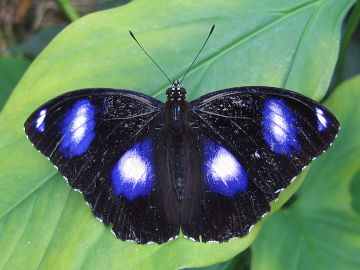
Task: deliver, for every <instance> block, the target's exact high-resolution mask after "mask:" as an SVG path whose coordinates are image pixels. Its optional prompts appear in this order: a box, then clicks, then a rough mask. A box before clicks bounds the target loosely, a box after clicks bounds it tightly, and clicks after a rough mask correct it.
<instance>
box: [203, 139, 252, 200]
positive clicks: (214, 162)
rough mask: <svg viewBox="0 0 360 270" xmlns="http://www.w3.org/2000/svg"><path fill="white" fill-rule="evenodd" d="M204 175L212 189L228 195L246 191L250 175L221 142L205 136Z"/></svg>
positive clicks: (231, 195) (232, 195)
mask: <svg viewBox="0 0 360 270" xmlns="http://www.w3.org/2000/svg"><path fill="white" fill-rule="evenodd" d="M203 149H204V176H205V181H206V183H207V184H208V186H209V188H210V191H212V192H215V193H220V194H222V195H225V196H227V197H234V196H235V195H236V194H237V193H238V192H245V191H246V188H247V185H248V175H247V173H246V171H245V170H244V168H243V167H242V166H241V164H240V162H239V161H238V160H237V159H236V158H235V157H234V155H233V154H231V153H230V152H229V151H228V150H226V149H225V148H224V147H222V146H221V145H220V144H216V143H215V142H214V141H212V140H210V139H209V138H206V137H204V138H203Z"/></svg>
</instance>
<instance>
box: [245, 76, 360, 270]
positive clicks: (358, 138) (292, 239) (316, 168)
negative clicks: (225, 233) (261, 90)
mask: <svg viewBox="0 0 360 270" xmlns="http://www.w3.org/2000/svg"><path fill="white" fill-rule="evenodd" d="M359 99H360V75H358V76H357V77H355V78H353V79H350V80H348V81H346V82H345V83H343V84H341V85H340V86H339V87H338V88H337V89H336V90H335V91H334V93H333V94H332V95H331V97H330V98H329V100H327V101H326V102H325V105H326V106H327V107H328V108H329V109H330V110H332V111H333V112H334V113H335V115H336V116H337V117H338V119H339V120H340V123H341V126H342V128H341V131H340V133H339V136H338V138H337V139H336V140H335V142H334V144H333V146H332V147H331V148H330V149H329V150H328V151H327V152H326V153H325V154H324V155H322V156H321V157H319V158H318V159H317V160H316V161H314V162H313V165H312V166H311V169H310V171H309V173H308V174H307V176H306V179H305V180H304V184H303V185H302V186H301V188H300V189H299V191H298V198H297V200H296V201H295V202H294V203H293V204H292V205H291V206H290V207H288V208H285V209H281V210H280V211H278V212H277V213H276V215H274V216H273V217H272V218H271V219H269V220H268V222H266V224H265V225H264V227H263V229H262V231H261V233H260V234H259V237H258V238H257V239H256V241H255V243H254V245H253V248H252V250H253V256H252V268H251V269H253V270H262V269H266V270H271V269H276V270H281V269H286V270H291V269H347V270H351V269H354V270H355V269H359V265H360V257H359V254H360V214H359V196H360V190H359V187H360V186H359V181H360V178H359V177H360V174H359V170H360V163H359V156H360V127H359V121H358V119H359V117H360V108H359V105H358V101H359ZM354 202H356V204H354ZM354 205H356V207H357V208H356V209H354V208H353V206H354Z"/></svg>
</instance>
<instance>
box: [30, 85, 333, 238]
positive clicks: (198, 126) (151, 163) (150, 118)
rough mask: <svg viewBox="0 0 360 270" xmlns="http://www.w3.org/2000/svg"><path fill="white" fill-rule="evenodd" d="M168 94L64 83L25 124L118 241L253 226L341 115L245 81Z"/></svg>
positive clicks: (226, 234)
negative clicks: (192, 96)
mask: <svg viewBox="0 0 360 270" xmlns="http://www.w3.org/2000/svg"><path fill="white" fill-rule="evenodd" d="M166 95H167V102H166V103H165V104H164V103H162V102H161V101H159V100H156V99H154V98H152V97H150V96H147V95H144V94H141V93H137V92H133V91H128V90H120V89H108V88H103V89H83V90H77V91H73V92H68V93H66V94H63V95H61V96H59V97H56V98H55V99H53V100H51V101H49V102H47V103H45V104H44V105H42V106H41V107H39V108H38V109H37V110H36V111H35V112H34V113H33V114H31V116H30V117H29V118H28V119H27V121H26V122H25V131H26V134H27V135H28V137H29V139H30V141H31V142H32V143H33V144H34V146H35V147H36V148H37V149H38V150H40V151H41V152H42V153H43V154H44V155H45V156H47V157H49V159H50V161H51V162H52V163H54V165H55V166H57V167H58V170H59V171H60V172H61V174H62V175H63V176H64V178H65V179H67V180H68V182H69V184H70V185H71V187H73V188H74V189H76V190H79V191H80V192H81V193H82V194H83V196H84V198H85V200H86V201H87V202H88V203H89V204H90V205H91V206H92V211H93V214H94V215H95V216H96V217H98V218H99V219H101V220H102V222H103V223H104V224H105V225H106V226H107V225H109V224H112V225H113V229H112V230H113V232H114V233H115V235H116V236H117V237H118V238H120V239H122V240H130V241H135V242H136V243H149V242H155V243H163V242H166V241H169V240H170V239H173V238H176V237H177V236H178V235H179V233H180V228H181V231H182V234H183V235H184V236H185V237H187V238H190V239H193V240H196V241H203V242H209V241H216V242H223V241H228V240H230V239H232V238H236V237H242V236H244V235H246V234H247V233H248V232H249V230H250V229H251V228H252V226H253V225H254V224H255V223H256V222H257V221H259V220H260V219H261V218H262V217H263V216H264V215H266V213H268V212H269V211H270V206H269V202H271V201H272V200H274V199H276V198H277V196H278V194H279V192H280V191H281V190H283V189H284V188H286V187H287V186H288V185H289V184H290V183H291V181H292V180H293V179H294V177H296V176H297V175H298V174H299V173H300V172H301V170H302V169H303V168H305V167H306V166H307V165H308V164H309V163H310V162H311V160H312V159H314V158H315V157H317V156H318V155H320V154H321V153H322V152H324V151H325V150H326V149H327V148H328V147H329V146H330V144H331V143H332V141H333V140H334V139H335V136H336V134H337V132H338V130H339V122H338V121H337V119H336V118H335V117H334V115H333V114H332V113H331V112H330V111H329V110H328V109H326V108H325V107H324V106H322V105H321V104H319V103H317V102H315V101H313V100H311V99H309V98H307V97H305V96H303V95H301V94H298V93H295V92H292V91H288V90H284V89H280V88H273V87H264V86H259V87H256V86H249V87H236V88H231V89H225V90H220V91H217V92H214V93H210V94H207V95H204V96H202V97H200V98H198V99H196V100H193V101H191V102H187V101H186V99H185V95H186V91H185V89H184V88H181V87H180V83H178V82H174V83H173V84H172V87H171V88H169V89H168V90H167V91H166Z"/></svg>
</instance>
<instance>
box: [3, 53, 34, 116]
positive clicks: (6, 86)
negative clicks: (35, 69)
mask: <svg viewBox="0 0 360 270" xmlns="http://www.w3.org/2000/svg"><path fill="white" fill-rule="evenodd" d="M29 65H30V61H29V60H27V59H24V58H19V57H0V111H1V109H2V107H4V105H5V102H6V100H7V99H8V97H9V96H10V94H11V92H12V91H13V89H14V88H15V86H16V84H17V83H18V81H19V80H20V78H21V76H22V75H23V74H24V72H25V70H26V69H27V68H28V66H29Z"/></svg>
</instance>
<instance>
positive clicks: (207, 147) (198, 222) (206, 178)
mask: <svg viewBox="0 0 360 270" xmlns="http://www.w3.org/2000/svg"><path fill="white" fill-rule="evenodd" d="M190 105H191V109H190V111H191V117H192V118H193V120H194V122H195V123H196V124H195V125H194V126H197V127H198V131H194V132H195V133H196V134H198V135H196V136H195V137H196V139H195V141H197V146H196V148H199V149H201V154H200V155H199V157H198V159H199V160H201V164H198V165H196V166H199V167H200V168H201V172H199V173H197V175H196V176H195V177H194V178H197V179H200V180H197V179H194V180H193V181H200V183H198V184H197V185H198V186H197V188H196V189H197V195H196V196H195V198H196V199H194V196H192V199H190V197H191V195H190V194H194V193H195V191H194V189H195V188H193V187H191V185H190V186H189V187H188V190H187V194H188V197H187V198H188V199H187V200H188V201H191V200H195V201H196V203H195V205H198V207H197V208H196V209H195V210H192V216H191V218H189V215H188V214H186V213H185V212H189V211H184V214H183V220H184V222H183V224H182V231H183V232H184V235H186V236H188V237H191V238H194V239H199V237H200V235H201V238H202V240H203V241H220V242H222V241H227V240H229V239H231V238H233V237H240V236H243V235H245V234H247V233H248V231H249V230H250V229H251V226H252V225H253V224H255V223H256V222H257V221H258V220H260V219H261V217H262V216H263V215H264V214H266V213H267V212H268V211H269V209H270V207H269V202H270V201H272V200H274V199H275V198H277V196H278V194H279V192H280V191H281V190H283V189H284V188H286V187H287V186H288V185H289V184H290V183H291V181H292V180H293V179H294V177H296V176H297V175H298V174H299V173H300V172H301V171H302V169H304V168H305V167H306V166H307V165H308V164H309V163H310V162H311V161H312V160H313V159H314V158H315V157H317V156H318V155H320V154H321V153H322V152H324V151H325V150H326V149H327V148H328V147H329V146H330V145H331V143H332V141H333V140H334V139H335V137H336V134H337V132H338V130H339V122H338V121H337V119H336V118H335V116H334V115H333V114H332V113H331V112H330V111H329V110H328V109H326V108H325V107H324V106H323V105H321V104H319V103H317V102H315V101H313V100H311V99H309V98H307V97H305V96H303V95H301V94H298V93H295V92H292V91H288V90H284V89H278V88H272V87H240V88H232V89H226V90H221V91H218V92H214V93H211V94H208V95H205V96H202V97H200V98H198V99H196V100H194V101H192V102H191V103H190ZM194 130H196V129H194ZM189 181H190V179H189ZM184 204H185V209H193V208H191V207H190V203H188V202H184Z"/></svg>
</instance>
